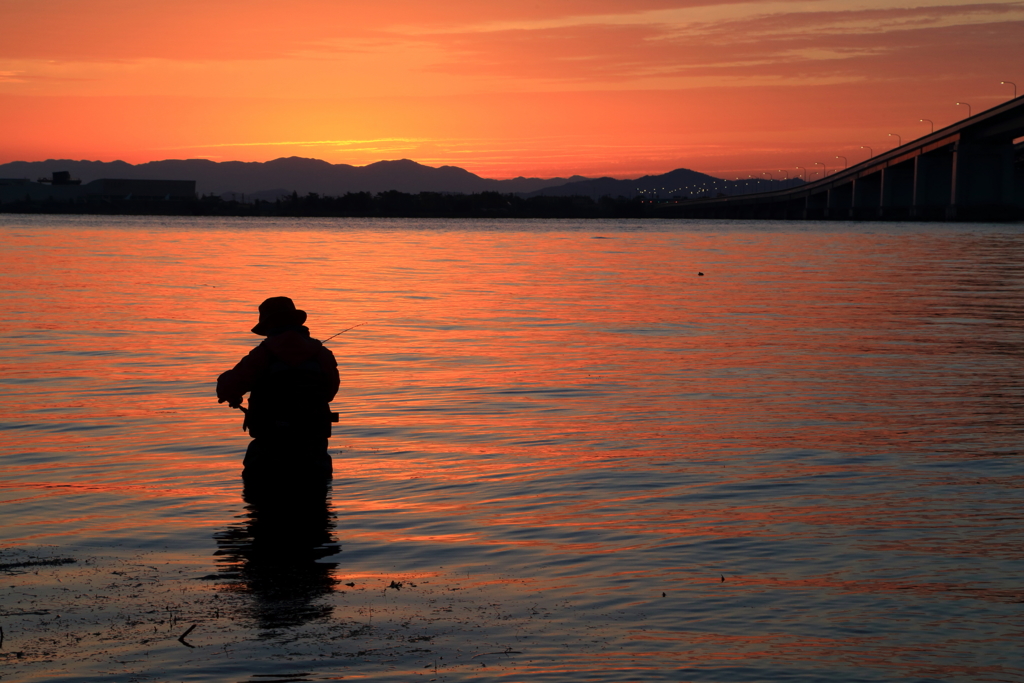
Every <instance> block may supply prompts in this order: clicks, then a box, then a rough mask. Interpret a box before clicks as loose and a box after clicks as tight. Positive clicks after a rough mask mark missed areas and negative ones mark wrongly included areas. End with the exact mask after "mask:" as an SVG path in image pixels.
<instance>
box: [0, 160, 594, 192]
mask: <svg viewBox="0 0 1024 683" xmlns="http://www.w3.org/2000/svg"><path fill="white" fill-rule="evenodd" d="M54 171H70V172H71V175H72V176H73V177H75V178H79V179H81V180H82V182H86V183H87V182H89V181H91V180H97V179H99V178H123V179H132V180H136V179H139V180H195V181H196V192H198V193H199V194H201V195H207V194H215V195H221V194H238V195H241V194H245V195H258V196H259V197H260V198H261V199H274V198H276V197H278V196H280V195H285V194H291V193H292V192H297V193H299V194H300V195H306V194H308V193H310V192H315V193H317V194H321V195H332V196H339V195H343V194H345V193H347V192H374V193H377V192H386V191H388V190H398V191H399V192H408V193H419V192H463V193H474V192H488V191H492V192H503V193H521V192H533V191H534V190H539V189H542V188H545V187H550V186H551V185H562V184H565V183H567V182H573V181H579V180H585V178H584V177H583V176H572V177H571V178H522V177H520V178H513V179H511V180H492V179H489V178H481V177H480V176H478V175H475V174H473V173H470V172H469V171H467V170H465V169H462V168H458V167H456V166H441V167H439V168H434V167H432V166H424V165H423V164H418V163H416V162H415V161H410V160H408V159H402V160H400V161H378V162H377V163H375V164H370V165H368V166H350V165H348V164H331V163H328V162H326V161H321V160H319V159H304V158H301V157H287V158H282V159H274V160H273V161H267V162H245V161H221V162H217V161H209V160H207V159H185V160H178V159H167V160H165V161H151V162H148V163H145V164H129V163H126V162H124V161H109V162H107V161H74V160H70V159H49V160H47V161H31V162H28V161H14V162H11V163H8V164H0V178H29V179H31V180H36V179H37V178H43V177H47V178H48V177H50V175H51V174H52V173H53V172H54Z"/></svg>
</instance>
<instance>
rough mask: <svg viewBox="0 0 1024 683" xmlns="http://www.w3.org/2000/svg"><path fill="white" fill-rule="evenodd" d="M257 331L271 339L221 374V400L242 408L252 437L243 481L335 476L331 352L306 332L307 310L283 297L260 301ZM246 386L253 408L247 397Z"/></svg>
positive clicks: (245, 426) (333, 363)
mask: <svg viewBox="0 0 1024 683" xmlns="http://www.w3.org/2000/svg"><path fill="white" fill-rule="evenodd" d="M259 311H260V320H259V323H258V324H257V325H256V327H254V328H252V331H253V333H255V334H258V335H261V336H265V337H266V339H265V340H264V341H263V342H262V343H261V344H260V345H259V346H257V347H256V348H254V349H253V350H252V351H250V352H249V355H247V356H246V357H245V358H243V359H242V360H240V361H239V362H238V365H236V366H235V367H234V368H232V369H231V370H228V371H227V372H225V373H224V374H222V375H221V376H220V377H219V378H218V379H217V399H218V402H219V403H224V402H225V401H226V402H227V404H228V405H229V406H231V407H232V408H240V409H241V410H243V411H244V412H245V422H244V423H243V425H242V428H243V429H248V431H249V435H250V436H252V439H253V440H252V441H251V442H250V443H249V448H248V450H247V451H246V453H245V468H244V470H243V471H242V477H243V479H245V480H246V483H247V484H248V483H250V482H256V481H263V482H266V483H277V482H279V481H282V480H296V479H298V480H311V479H320V480H321V481H323V480H327V479H330V478H331V472H332V467H331V456H330V455H328V453H327V439H329V438H330V436H331V422H332V414H331V407H330V403H331V401H332V400H334V396H335V394H336V393H338V385H339V378H338V363H337V361H335V360H334V354H333V353H331V352H330V350H329V349H328V348H327V347H325V346H324V345H323V344H321V343H320V341H319V340H317V339H312V338H310V336H309V328H307V327H305V325H304V324H303V323H305V322H306V312H305V311H300V310H297V309H296V308H295V304H294V303H293V302H292V300H291V299H289V298H288V297H286V296H275V297H272V298H270V299H267V300H266V301H264V302H263V303H262V304H260V308H259ZM246 392H249V407H248V409H246V408H243V407H242V397H243V396H244V395H245V393H246Z"/></svg>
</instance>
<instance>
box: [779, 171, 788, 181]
mask: <svg viewBox="0 0 1024 683" xmlns="http://www.w3.org/2000/svg"><path fill="white" fill-rule="evenodd" d="M779 173H785V174H786V177H785V178H783V180H789V171H787V170H786V169H784V168H780V169H779Z"/></svg>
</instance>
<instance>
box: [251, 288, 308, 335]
mask: <svg viewBox="0 0 1024 683" xmlns="http://www.w3.org/2000/svg"><path fill="white" fill-rule="evenodd" d="M305 322H306V312H305V311H300V310H298V309H297V308H295V302H293V301H292V300H291V299H289V298H288V297H286V296H272V297H270V298H269V299H267V300H266V301H264V302H263V303H261V304H260V321H259V322H258V323H256V327H254V328H252V331H253V334H258V335H260V336H263V337H265V336H267V335H268V334H270V333H271V332H273V331H274V330H277V329H280V328H282V327H297V326H299V325H302V324H303V323H305Z"/></svg>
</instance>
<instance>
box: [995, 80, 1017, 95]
mask: <svg viewBox="0 0 1024 683" xmlns="http://www.w3.org/2000/svg"><path fill="white" fill-rule="evenodd" d="M999 85H1012V86H1013V99H1017V84H1016V83H1014V82H1013V81H999Z"/></svg>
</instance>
